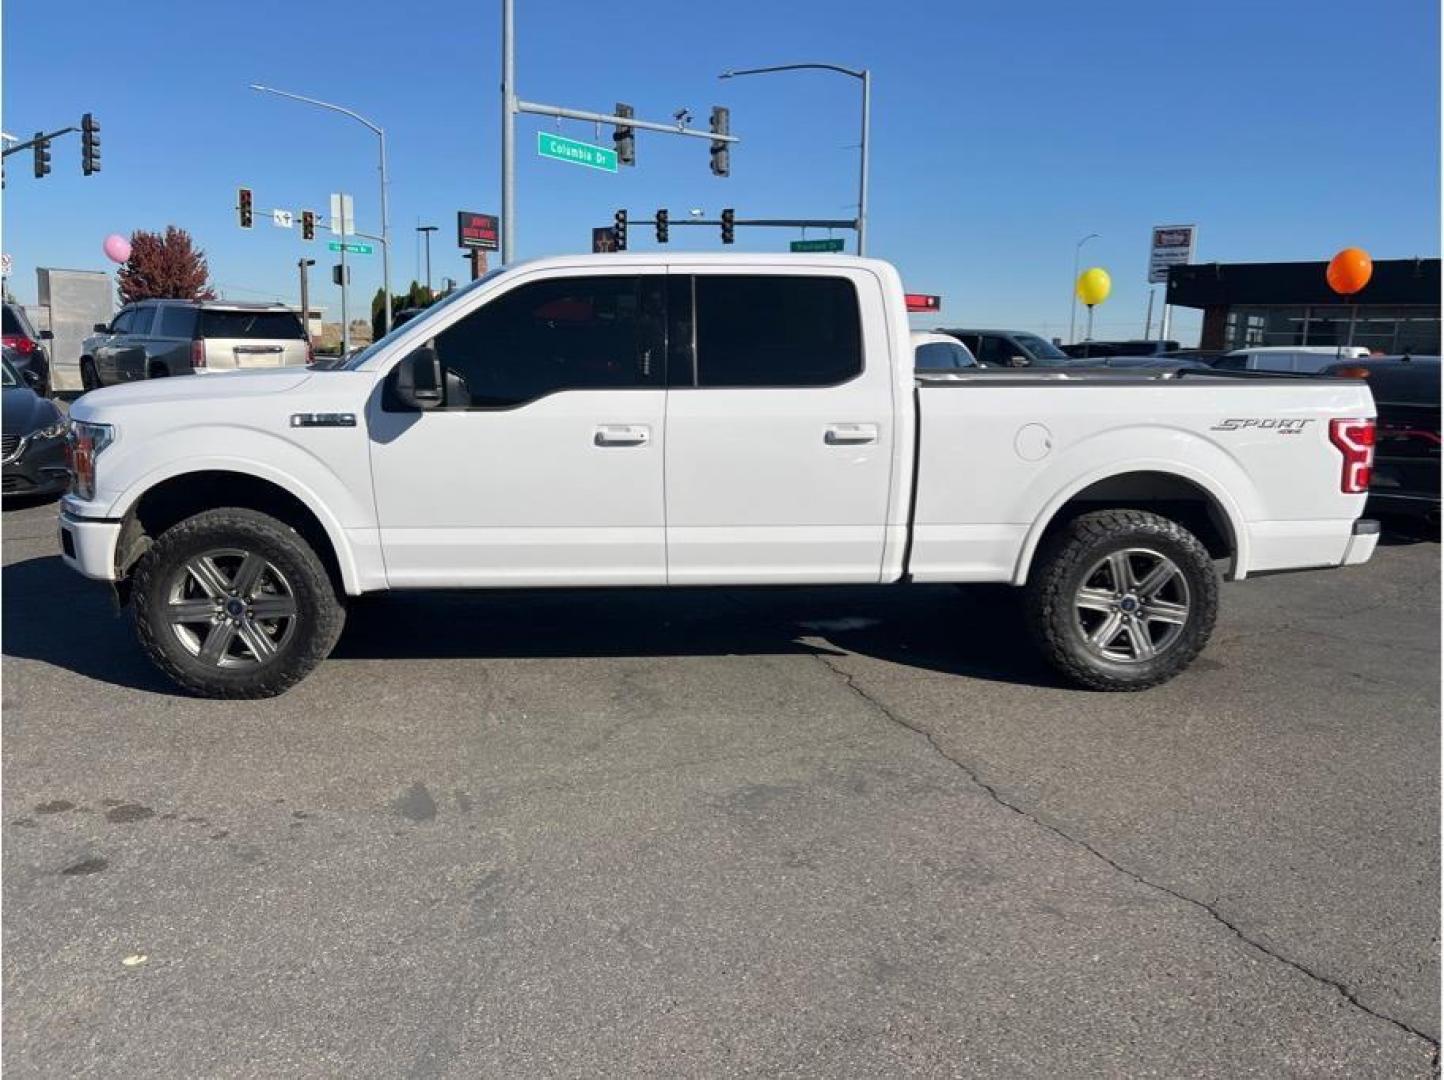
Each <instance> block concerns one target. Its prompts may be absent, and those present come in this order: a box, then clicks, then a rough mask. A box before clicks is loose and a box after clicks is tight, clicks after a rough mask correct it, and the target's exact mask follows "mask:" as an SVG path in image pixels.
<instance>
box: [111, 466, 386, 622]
mask: <svg viewBox="0 0 1444 1080" xmlns="http://www.w3.org/2000/svg"><path fill="white" fill-rule="evenodd" d="M217 506H237V507H244V508H247V509H251V510H257V511H259V512H261V513H264V514H268V515H270V516H271V517H274V518H276V519H277V520H278V521H282V522H284V523H285V524H287V525H289V526H290V527H291V528H293V529H295V530H296V532H297V533H299V534H300V535H301V536H302V537H304V538H305V539H306V541H307V542H308V543H309V544H310V545H311V546H312V548H313V549H314V550H315V551H316V554H317V555H318V556H319V557H320V558H321V561H322V563H323V564H325V566H326V571H327V573H328V574H330V576H331V579H332V581H333V582H335V583H336V585H337V586H338V587H339V588H340V589H341V590H343V591H344V592H346V593H347V594H350V595H355V594H357V593H359V592H361V591H362V590H361V587H360V584H359V579H358V575H357V570H356V563H355V557H354V553H353V552H352V550H351V547H350V545H349V544H348V543H347V541H346V535H345V531H344V530H343V529H342V528H341V526H340V523H339V522H337V521H336V520H335V518H334V517H333V516H332V515H331V513H330V512H329V511H328V510H327V509H326V507H325V505H324V503H322V501H321V500H320V499H317V498H316V497H315V495H314V493H312V492H311V491H309V490H307V489H306V488H305V487H303V486H302V485H299V484H295V483H294V482H287V481H284V480H282V479H281V478H279V477H275V476H267V475H264V474H263V473H262V472H260V471H258V470H257V471H252V470H248V469H241V468H236V467H233V466H215V467H205V468H189V469H180V470H176V471H172V472H168V473H166V474H163V475H160V476H155V477H148V478H147V479H146V480H145V481H143V482H141V483H139V484H137V485H135V486H134V487H133V488H132V489H131V490H130V491H128V492H127V493H126V495H125V496H123V497H122V498H121V500H120V501H119V502H118V504H117V505H116V507H115V509H114V511H113V512H114V513H116V514H117V516H120V517H121V518H122V526H121V535H120V539H119V541H118V542H117V544H116V572H117V576H118V577H120V578H124V577H125V576H126V574H127V572H128V571H129V570H130V568H131V567H132V566H134V564H135V562H136V561H137V560H138V559H139V558H140V556H141V555H142V554H144V552H145V551H146V549H147V548H148V547H149V542H148V541H149V538H151V537H155V536H158V535H160V533H161V532H163V531H165V529H167V528H169V527H170V526H171V525H174V524H175V523H176V522H178V521H181V520H183V519H185V518H187V517H190V516H191V515H192V514H196V513H199V512H201V511H203V510H209V509H213V508H215V507H217Z"/></svg>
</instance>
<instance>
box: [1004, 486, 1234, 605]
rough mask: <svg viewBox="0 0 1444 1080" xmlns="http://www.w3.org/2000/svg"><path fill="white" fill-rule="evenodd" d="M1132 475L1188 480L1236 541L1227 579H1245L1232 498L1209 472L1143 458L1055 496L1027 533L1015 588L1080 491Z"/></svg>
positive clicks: (1016, 574) (1014, 580)
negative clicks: (1049, 531)
mask: <svg viewBox="0 0 1444 1080" xmlns="http://www.w3.org/2000/svg"><path fill="white" fill-rule="evenodd" d="M1132 473H1162V474H1163V475H1165V476H1174V477H1177V478H1178V479H1180V480H1187V481H1189V482H1190V483H1192V484H1194V485H1195V486H1196V487H1198V488H1200V489H1202V491H1203V492H1204V493H1205V494H1206V495H1208V496H1209V498H1211V499H1212V500H1213V502H1214V505H1215V506H1216V507H1217V508H1218V510H1219V512H1220V513H1221V514H1222V515H1223V519H1224V524H1225V525H1227V526H1228V530H1229V532H1230V534H1231V536H1230V537H1229V539H1230V540H1231V541H1232V542H1233V561H1232V563H1231V564H1230V566H1229V573H1228V577H1229V579H1230V580H1232V581H1241V580H1242V579H1243V578H1244V576H1245V573H1246V570H1247V567H1248V556H1249V541H1248V529H1247V528H1245V526H1244V521H1245V519H1244V516H1243V512H1242V510H1240V508H1239V506H1238V503H1237V502H1236V501H1235V500H1234V498H1233V496H1232V495H1230V494H1229V492H1228V491H1227V490H1226V489H1225V488H1224V487H1222V486H1221V485H1220V484H1219V483H1218V482H1217V481H1216V480H1215V479H1214V478H1213V477H1212V476H1210V475H1209V474H1208V473H1205V472H1203V471H1202V470H1200V469H1196V468H1194V467H1192V466H1190V465H1188V464H1186V463H1184V462H1179V461H1168V460H1162V459H1155V458H1140V459H1137V460H1134V461H1130V462H1128V463H1127V464H1126V465H1119V464H1116V463H1115V464H1112V465H1105V466H1100V467H1099V468H1096V469H1093V470H1091V471H1089V472H1086V473H1083V474H1082V475H1081V476H1078V477H1075V478H1074V479H1073V481H1072V482H1071V483H1070V484H1068V485H1067V486H1066V487H1064V488H1063V489H1062V490H1061V491H1060V492H1059V493H1058V494H1057V495H1055V496H1054V497H1053V498H1052V499H1051V500H1050V501H1049V502H1048V503H1047V504H1046V505H1045V506H1044V507H1043V510H1042V512H1041V513H1040V514H1039V515H1038V517H1037V518H1036V519H1035V520H1034V522H1033V524H1032V526H1031V527H1030V528H1029V529H1028V534H1027V536H1026V537H1025V538H1024V540H1023V547H1022V550H1021V551H1020V552H1019V553H1018V562H1017V564H1016V566H1014V568H1013V581H1012V583H1013V584H1014V585H1025V584H1027V581H1028V571H1029V570H1030V569H1031V568H1032V565H1033V556H1034V555H1035V554H1037V550H1038V544H1039V543H1040V542H1041V541H1042V539H1043V533H1044V532H1045V531H1046V530H1047V528H1048V526H1049V525H1050V524H1052V522H1053V520H1054V519H1055V518H1056V517H1057V516H1058V512H1059V511H1060V510H1062V509H1063V507H1064V506H1066V505H1067V504H1068V503H1069V502H1071V501H1072V500H1073V499H1074V498H1076V497H1077V496H1078V494H1079V493H1080V492H1082V491H1084V490H1086V489H1087V488H1090V487H1092V486H1093V485H1094V484H1096V483H1098V482H1099V481H1102V480H1111V479H1113V478H1114V477H1118V476H1128V475H1130V474H1132Z"/></svg>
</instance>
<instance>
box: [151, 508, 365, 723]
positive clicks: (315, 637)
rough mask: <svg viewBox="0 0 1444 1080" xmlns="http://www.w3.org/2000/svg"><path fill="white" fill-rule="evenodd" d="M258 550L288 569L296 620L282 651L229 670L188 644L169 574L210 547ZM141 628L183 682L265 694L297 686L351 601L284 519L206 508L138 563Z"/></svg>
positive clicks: (231, 694)
mask: <svg viewBox="0 0 1444 1080" xmlns="http://www.w3.org/2000/svg"><path fill="white" fill-rule="evenodd" d="M213 548H237V549H242V550H245V551H250V552H255V553H256V554H258V555H260V556H261V557H263V558H264V559H266V560H268V561H269V562H270V563H272V564H273V565H274V566H275V567H276V568H278V569H279V570H280V571H281V572H282V573H284V574H285V576H286V579H287V581H288V583H289V584H290V587H291V589H292V590H293V593H294V596H295V601H296V612H297V614H296V625H295V629H294V631H292V633H291V634H290V637H289V640H288V641H286V642H285V644H284V645H282V646H281V648H280V649H279V650H278V651H277V653H276V655H275V656H273V657H271V658H270V659H269V660H266V661H265V662H264V663H260V664H257V665H254V666H251V667H248V668H244V669H241V670H237V671H228V670H226V669H224V668H221V667H216V666H214V665H210V664H206V663H204V662H203V661H202V660H201V659H200V658H199V657H197V656H194V655H192V654H191V653H190V652H188V651H187V650H186V649H185V648H184V647H183V646H182V645H181V643H180V642H179V641H178V640H176V636H175V634H174V632H173V631H172V629H171V626H170V623H169V622H168V620H167V619H166V617H165V606H166V604H167V595H166V591H167V589H168V587H169V582H170V581H171V580H172V579H173V578H174V576H175V575H176V574H177V573H179V572H180V570H181V568H182V567H183V566H184V565H185V563H186V561H187V560H188V559H191V558H193V557H195V556H197V555H199V554H201V553H203V552H205V551H207V550H208V549H213ZM132 596H133V606H134V610H135V627H136V633H137V635H138V636H139V638H140V643H141V647H142V648H143V649H144V650H145V652H146V655H148V656H149V657H150V659H151V660H152V661H153V662H154V663H155V664H156V666H157V667H159V668H160V669H161V670H162V671H163V672H165V674H166V675H168V676H169V677H170V678H171V679H172V680H174V681H175V683H176V684H177V685H179V686H180V687H182V688H183V689H185V690H187V691H189V692H190V693H193V694H196V695H198V696H200V697H207V698H265V697H274V696H276V695H277V694H282V693H284V692H285V691H287V690H289V689H290V688H291V687H293V686H295V685H296V684H297V683H298V682H300V681H301V680H302V679H303V678H305V677H306V676H307V675H308V674H310V672H311V670H312V669H313V668H315V667H316V665H317V664H319V663H320V662H321V661H322V660H324V659H325V658H326V657H327V656H328V655H330V652H331V650H332V648H334V647H335V644H336V640H337V639H338V638H339V637H340V636H341V629H342V627H343V626H344V625H345V619H346V609H345V605H344V603H343V601H342V599H341V597H340V596H339V595H338V593H337V589H336V586H335V584H334V583H333V582H332V580H331V577H330V575H329V574H327V572H326V567H325V566H324V565H323V564H322V562H321V559H320V557H319V556H318V555H317V554H316V552H315V551H314V550H313V549H312V547H311V545H310V544H308V543H307V542H306V540H305V539H304V538H303V537H302V536H301V535H300V534H299V533H297V532H296V531H295V530H294V529H292V528H291V527H290V526H289V525H286V524H285V523H284V522H281V521H278V520H277V519H275V518H273V517H271V516H269V515H268V514H262V513H260V512H258V511H255V510H248V509H244V508H241V507H222V508H219V509H215V510H206V511H203V512H202V513H199V514H196V515H195V516H194V517H189V518H186V519H185V520H183V521H181V522H179V523H177V524H175V525H173V526H171V527H170V528H169V529H167V530H166V531H165V532H164V533H162V534H161V535H160V537H159V538H157V539H156V541H155V543H154V544H153V545H152V546H151V548H150V549H149V550H148V551H147V552H146V554H145V555H144V556H143V557H142V558H141V560H140V563H139V564H138V566H137V567H136V571H135V576H134V589H133V593H132Z"/></svg>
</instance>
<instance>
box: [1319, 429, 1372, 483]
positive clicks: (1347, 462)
mask: <svg viewBox="0 0 1444 1080" xmlns="http://www.w3.org/2000/svg"><path fill="white" fill-rule="evenodd" d="M1329 441H1330V442H1332V443H1333V444H1334V445H1335V446H1337V447H1338V448H1339V453H1341V454H1343V455H1344V471H1343V474H1342V475H1341V476H1340V477H1339V490H1340V491H1342V492H1344V493H1345V494H1346V495H1360V494H1362V493H1363V492H1365V491H1368V490H1369V478H1370V475H1371V474H1372V472H1373V468H1374V421H1373V420H1330V421H1329Z"/></svg>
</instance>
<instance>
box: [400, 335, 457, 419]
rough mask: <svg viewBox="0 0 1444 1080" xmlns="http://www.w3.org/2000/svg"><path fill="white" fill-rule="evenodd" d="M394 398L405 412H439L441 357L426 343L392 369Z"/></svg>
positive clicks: (442, 396) (432, 346) (441, 395)
mask: <svg viewBox="0 0 1444 1080" xmlns="http://www.w3.org/2000/svg"><path fill="white" fill-rule="evenodd" d="M394 386H395V388H396V397H397V400H399V401H400V402H401V404H403V405H405V406H406V407H408V408H412V409H418V410H421V411H423V412H424V411H426V410H428V409H436V408H440V407H441V405H442V403H443V401H444V399H445V394H444V393H443V390H442V383H441V357H439V356H438V355H437V354H436V346H435V345H433V344H432V343H431V342H427V343H426V344H425V345H423V346H421V348H419V349H417V350H416V351H415V352H412V353H411V354H410V355H408V356H407V357H406V358H405V359H404V360H402V361H401V363H399V364H397V365H396V375H395V382H394Z"/></svg>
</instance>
